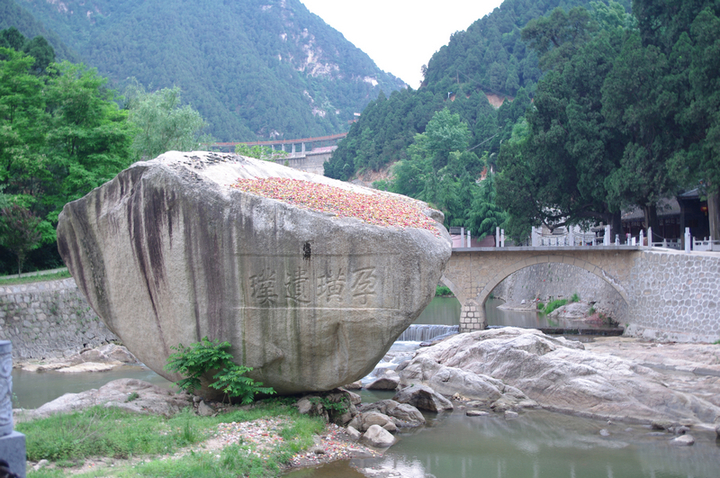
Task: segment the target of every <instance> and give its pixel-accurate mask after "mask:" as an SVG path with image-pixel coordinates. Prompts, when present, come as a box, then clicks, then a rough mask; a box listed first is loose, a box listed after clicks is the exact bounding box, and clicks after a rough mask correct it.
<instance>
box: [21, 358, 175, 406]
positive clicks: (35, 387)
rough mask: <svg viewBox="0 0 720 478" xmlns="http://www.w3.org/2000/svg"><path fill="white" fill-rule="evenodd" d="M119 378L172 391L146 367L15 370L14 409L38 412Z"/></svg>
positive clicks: (164, 380)
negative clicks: (140, 381) (39, 370)
mask: <svg viewBox="0 0 720 478" xmlns="http://www.w3.org/2000/svg"><path fill="white" fill-rule="evenodd" d="M119 378H135V379H138V380H145V381H146V382H150V383H154V384H155V385H159V386H162V387H168V388H169V387H171V386H172V382H169V381H167V380H166V379H164V378H163V377H161V376H160V375H158V374H156V373H155V372H153V371H152V370H150V369H149V368H146V367H140V366H138V367H133V366H123V367H119V368H116V369H114V370H110V371H108V372H81V373H63V372H41V373H38V372H26V371H24V370H18V369H14V370H13V371H12V380H13V395H14V397H13V408H38V407H39V406H41V405H43V404H45V403H47V402H50V401H52V400H55V399H56V398H58V397H60V396H62V395H64V394H66V393H79V392H84V391H85V390H90V389H93V388H100V387H102V386H103V385H105V384H106V383H108V382H111V381H113V380H117V379H119Z"/></svg>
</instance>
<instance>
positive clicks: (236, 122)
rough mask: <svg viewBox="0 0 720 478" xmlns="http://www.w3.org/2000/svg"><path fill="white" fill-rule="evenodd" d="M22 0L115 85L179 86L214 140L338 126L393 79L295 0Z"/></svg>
mask: <svg viewBox="0 0 720 478" xmlns="http://www.w3.org/2000/svg"><path fill="white" fill-rule="evenodd" d="M4 1H8V0H4ZM23 5H25V6H26V7H27V8H28V9H29V10H31V11H32V13H33V15H34V16H35V18H36V19H38V20H40V21H42V23H43V24H44V25H45V26H46V27H47V28H50V29H52V30H53V31H55V32H56V33H57V35H58V36H59V37H60V38H61V39H62V41H63V42H65V43H66V44H67V45H70V46H71V47H72V48H73V49H74V50H75V51H77V52H78V53H79V54H80V55H81V56H82V58H83V60H84V61H86V62H87V63H88V64H91V65H94V66H96V67H97V68H98V70H99V71H100V72H101V73H102V74H103V75H107V76H108V77H109V78H111V80H113V81H114V82H117V83H118V86H119V87H121V88H124V86H125V85H124V82H125V81H126V79H127V78H129V77H134V78H137V80H138V81H139V82H140V84H142V85H144V86H145V87H146V88H148V89H149V90H157V89H161V88H172V87H175V86H177V87H180V88H181V89H182V91H183V95H184V97H185V99H186V100H187V101H188V102H189V103H190V104H192V105H193V106H194V107H195V108H196V109H197V110H198V111H199V112H200V114H201V115H202V116H203V117H204V118H206V119H207V121H208V123H209V125H210V130H209V132H210V133H211V134H212V135H213V136H214V137H216V138H218V139H219V140H221V141H240V140H255V139H262V138H265V139H267V138H270V137H274V136H277V137H280V138H304V137H310V136H322V135H325V134H331V133H338V132H342V131H346V130H347V125H348V121H349V120H351V119H352V118H353V115H354V113H356V112H360V111H362V109H363V108H364V107H365V106H366V105H367V103H368V102H369V101H370V100H371V99H373V98H375V97H376V96H377V95H378V93H379V92H380V91H383V90H384V91H385V92H387V93H388V94H389V93H390V92H391V91H394V90H397V89H399V88H400V87H401V86H402V82H401V81H400V80H399V79H397V78H395V77H393V76H392V75H389V74H387V73H384V72H382V71H381V70H379V69H378V68H377V66H376V65H375V64H374V63H373V62H372V60H371V59H370V58H369V57H368V56H367V55H366V54H365V53H363V52H362V51H360V50H359V49H357V48H355V47H354V46H353V45H352V44H351V43H349V42H348V41H347V40H345V38H344V37H343V36H342V34H340V33H339V32H337V31H336V30H334V29H332V28H331V27H329V26H328V25H326V24H325V23H324V22H323V21H322V20H321V19H320V18H319V17H317V16H316V15H313V14H311V13H310V12H309V11H308V10H307V9H306V8H305V6H304V5H303V4H302V3H301V2H300V1H299V0H282V1H281V0H243V1H233V2H228V1H223V0H199V1H196V2H183V1H180V0H168V1H164V2H144V1H142V0H124V1H122V2H116V1H110V0H90V1H87V0H68V1H65V2H63V3H62V5H63V8H59V6H58V4H56V3H53V2H46V1H45V0H27V1H26V2H23Z"/></svg>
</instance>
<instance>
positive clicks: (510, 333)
mask: <svg viewBox="0 0 720 478" xmlns="http://www.w3.org/2000/svg"><path fill="white" fill-rule="evenodd" d="M458 370H462V371H463V372H464V373H460V372H458ZM400 376H401V379H402V383H403V384H412V383H414V384H416V387H417V386H420V385H422V384H424V385H428V386H430V387H438V388H439V389H440V390H441V391H442V392H443V393H447V394H450V392H451V391H452V390H448V387H447V386H446V385H445V384H447V383H448V382H445V381H444V379H445V378H449V379H453V381H452V382H451V383H456V384H458V388H460V390H461V391H460V393H461V394H462V395H465V396H472V388H473V386H474V384H479V385H478V395H479V396H480V397H483V396H488V395H487V391H485V386H486V384H488V383H492V384H496V383H498V382H501V383H502V384H505V385H504V388H503V389H502V390H501V389H500V388H499V387H497V388H498V390H499V391H501V392H502V393H503V395H502V397H501V398H499V399H498V400H496V401H495V402H493V404H492V406H493V408H494V409H495V410H496V411H498V412H503V411H506V410H512V409H517V408H522V407H524V406H535V404H536V403H537V404H539V406H541V407H543V408H545V409H548V410H552V411H560V412H565V413H572V414H578V415H583V416H590V417H594V418H605V419H612V420H628V419H629V420H633V421H641V422H645V423H648V424H649V423H652V422H655V423H661V422H662V423H667V424H673V423H682V424H692V423H705V424H712V423H715V421H716V419H718V418H720V407H718V406H717V405H715V404H714V403H713V402H712V401H711V400H713V399H714V397H715V394H714V393H711V392H712V391H713V390H714V389H709V390H700V391H698V392H699V393H697V394H694V393H693V390H692V389H690V388H689V386H688V384H687V383H685V382H687V379H684V381H683V380H681V381H679V382H678V386H677V387H671V386H669V385H668V384H667V383H665V381H664V380H663V379H662V377H661V376H660V375H659V374H658V373H657V372H655V371H653V370H652V369H650V368H648V367H644V366H642V365H639V364H637V363H635V362H632V361H629V360H625V359H623V358H620V357H618V356H616V355H611V354H608V353H593V352H590V351H587V350H585V347H584V346H583V344H581V343H579V342H574V341H569V340H567V339H565V338H562V337H560V338H557V337H550V336H547V335H545V334H543V333H541V332H539V331H537V330H530V329H518V328H513V327H506V328H502V329H493V330H486V331H480V332H473V333H468V334H461V335H458V336H455V337H451V338H449V339H447V340H445V341H444V342H442V343H440V344H437V345H435V346H433V347H429V348H426V349H423V350H420V351H419V352H418V353H417V355H416V356H415V357H414V358H413V360H412V361H411V362H410V363H409V364H407V365H406V366H405V367H404V368H403V370H402V371H400ZM436 377H439V378H436ZM455 377H456V378H455ZM486 377H491V378H492V380H490V381H489V380H487V379H486ZM461 378H462V380H461ZM441 384H442V386H441ZM709 385H712V383H710V384H709ZM663 428H664V426H663Z"/></svg>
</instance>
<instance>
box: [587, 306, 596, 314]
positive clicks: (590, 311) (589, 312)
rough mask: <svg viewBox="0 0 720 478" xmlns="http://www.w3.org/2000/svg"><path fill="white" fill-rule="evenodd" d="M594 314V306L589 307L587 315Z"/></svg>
mask: <svg viewBox="0 0 720 478" xmlns="http://www.w3.org/2000/svg"><path fill="white" fill-rule="evenodd" d="M594 313H595V306H594V305H593V306H592V307H590V310H588V314H590V315H593V314H594Z"/></svg>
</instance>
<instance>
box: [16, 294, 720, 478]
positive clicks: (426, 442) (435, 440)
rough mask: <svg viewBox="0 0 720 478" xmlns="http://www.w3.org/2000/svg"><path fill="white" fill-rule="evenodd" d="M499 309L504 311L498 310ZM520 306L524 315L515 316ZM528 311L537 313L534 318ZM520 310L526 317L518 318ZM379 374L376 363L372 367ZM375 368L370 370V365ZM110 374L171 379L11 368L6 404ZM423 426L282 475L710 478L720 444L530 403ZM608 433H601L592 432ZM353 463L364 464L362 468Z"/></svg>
mask: <svg viewBox="0 0 720 478" xmlns="http://www.w3.org/2000/svg"><path fill="white" fill-rule="evenodd" d="M503 314H504V318H503ZM518 314H525V315H524V316H523V315H520V316H519V315H518ZM537 315H538V314H536V313H534V312H517V311H504V310H502V309H497V308H496V306H495V305H493V304H490V306H489V307H488V309H487V316H488V321H489V323H490V324H491V325H515V326H526V327H528V326H530V327H532V326H535V327H537V326H539V325H538V324H537V322H534V323H533V322H532V320H535V321H537V320H538V318H537ZM533 316H534V317H535V318H534V319H533ZM459 317H460V304H459V303H458V301H457V300H455V299H444V298H443V299H435V300H433V302H432V303H431V304H430V306H428V309H426V311H425V312H424V313H423V315H421V316H420V318H418V320H417V321H416V323H417V324H425V326H418V327H416V330H415V331H413V332H412V333H413V334H420V335H422V334H423V333H425V332H424V331H423V329H425V328H430V327H438V326H439V328H438V329H437V330H446V327H447V326H456V325H457V324H458V323H459ZM523 317H524V318H523ZM419 345H420V342H419V341H404V342H399V343H396V345H395V346H394V347H393V349H392V350H391V353H389V354H388V355H387V356H386V359H387V360H384V363H381V364H379V365H381V366H384V367H386V368H391V367H393V366H394V365H396V364H397V363H398V362H399V361H401V360H403V359H404V358H405V357H409V356H411V355H412V353H413V350H414V349H416V348H417V347H419ZM378 372H379V371H378ZM378 372H376V373H378ZM118 378H137V379H141V380H146V381H150V382H152V383H156V384H158V385H164V386H168V387H169V386H171V384H170V383H169V382H168V381H167V380H165V379H163V378H162V377H160V376H159V375H157V374H155V373H154V372H152V371H150V370H148V369H146V368H143V367H123V368H121V369H119V370H115V371H111V372H102V373H81V374H67V373H59V372H45V373H42V374H37V373H30V372H23V371H19V370H13V392H14V395H15V397H14V398H15V400H14V407H24V408H37V407H38V406H40V405H42V404H43V403H45V402H48V401H50V400H53V399H54V398H57V397H58V396H60V395H62V394H64V393H68V392H81V391H85V390H88V389H91V388H98V387H100V386H102V385H104V384H105V383H107V382H109V381H111V380H115V379H118ZM392 395H393V393H392V392H371V391H365V390H364V391H363V392H362V397H363V401H364V402H370V401H375V400H380V399H384V398H391V397H392ZM426 418H427V419H428V425H427V426H426V427H424V428H422V429H418V430H410V431H407V432H402V433H399V434H398V438H399V442H398V443H397V444H395V445H394V446H393V447H392V448H390V449H389V450H388V451H387V452H386V453H385V455H384V457H382V458H379V459H372V460H370V459H366V460H352V461H351V462H338V463H332V464H329V465H325V466H322V467H319V468H315V469H305V470H297V471H294V472H291V473H289V474H287V475H285V478H352V477H358V478H362V477H363V476H377V477H395V478H433V477H434V478H476V477H493V478H530V477H532V478H556V477H558V478H559V477H568V478H576V477H577V478H596V477H597V478H601V477H602V478H625V477H626V478H638V477H648V478H681V477H683V478H686V477H687V478H690V477H692V478H717V477H718V476H720V474H719V472H718V470H720V442H718V441H716V440H715V438H714V435H711V434H694V436H695V439H696V444H695V445H694V446H692V447H673V446H672V445H670V443H669V440H670V438H671V436H669V435H667V434H665V433H659V434H653V433H652V432H651V430H650V429H649V428H643V427H638V426H630V425H627V424H608V423H605V422H602V421H596V420H589V419H582V418H578V417H570V416H565V415H559V414H552V413H548V412H543V411H529V412H524V413H523V414H521V415H520V416H519V417H518V418H517V419H514V420H506V419H505V418H504V417H503V416H501V415H495V414H490V415H489V416H486V417H472V418H471V417H467V416H466V415H465V413H464V411H462V410H456V411H454V412H453V413H445V414H440V415H437V414H427V415H426ZM602 429H604V430H606V431H607V432H609V436H607V437H604V436H601V435H600V430H602ZM355 468H360V469H364V470H365V474H364V475H363V474H360V473H359V472H358V471H356V470H355Z"/></svg>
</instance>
